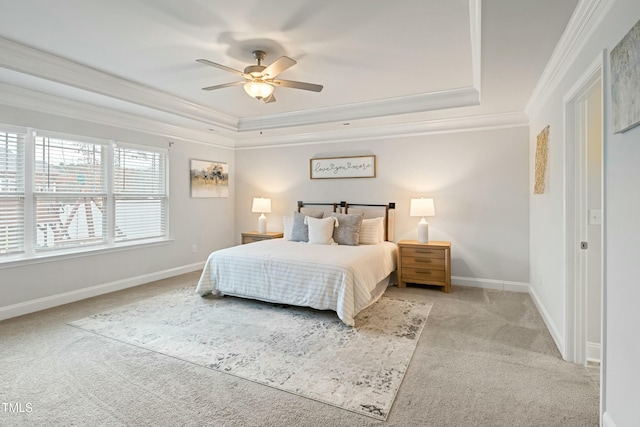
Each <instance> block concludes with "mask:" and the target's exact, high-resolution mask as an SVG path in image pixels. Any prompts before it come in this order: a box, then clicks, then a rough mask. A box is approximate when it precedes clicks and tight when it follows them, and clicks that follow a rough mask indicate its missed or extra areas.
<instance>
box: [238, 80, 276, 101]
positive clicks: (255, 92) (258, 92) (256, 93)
mask: <svg viewBox="0 0 640 427" xmlns="http://www.w3.org/2000/svg"><path fill="white" fill-rule="evenodd" d="M244 91H245V92H247V93H248V94H249V95H250V96H253V97H254V98H257V99H263V98H268V97H269V96H270V95H271V94H272V93H273V86H272V85H270V84H269V83H264V82H259V81H257V82H247V83H245V84H244Z"/></svg>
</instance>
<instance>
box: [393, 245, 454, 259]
mask: <svg viewBox="0 0 640 427" xmlns="http://www.w3.org/2000/svg"><path fill="white" fill-rule="evenodd" d="M402 256H403V257H409V258H410V257H413V258H438V259H442V260H444V249H431V248H406V247H405V248H403V249H402Z"/></svg>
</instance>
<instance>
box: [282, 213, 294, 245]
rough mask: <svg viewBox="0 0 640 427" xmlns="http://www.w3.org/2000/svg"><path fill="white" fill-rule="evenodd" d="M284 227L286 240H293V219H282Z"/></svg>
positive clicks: (286, 217) (287, 217) (289, 217)
mask: <svg viewBox="0 0 640 427" xmlns="http://www.w3.org/2000/svg"><path fill="white" fill-rule="evenodd" d="M282 222H283V226H284V236H283V238H284V240H291V232H292V230H293V217H292V216H285V217H283V218H282Z"/></svg>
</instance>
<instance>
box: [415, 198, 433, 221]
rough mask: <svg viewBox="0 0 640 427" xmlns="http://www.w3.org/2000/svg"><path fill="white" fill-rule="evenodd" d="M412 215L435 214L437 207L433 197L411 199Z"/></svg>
mask: <svg viewBox="0 0 640 427" xmlns="http://www.w3.org/2000/svg"><path fill="white" fill-rule="evenodd" d="M409 215H410V216H423V217H424V216H435V215H436V208H435V206H434V204H433V199H411V209H410V211H409Z"/></svg>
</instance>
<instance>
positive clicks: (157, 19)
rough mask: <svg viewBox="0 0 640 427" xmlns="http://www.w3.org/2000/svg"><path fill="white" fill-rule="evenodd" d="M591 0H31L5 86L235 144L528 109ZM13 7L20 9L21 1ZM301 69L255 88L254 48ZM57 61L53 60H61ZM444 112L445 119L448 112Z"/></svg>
mask: <svg viewBox="0 0 640 427" xmlns="http://www.w3.org/2000/svg"><path fill="white" fill-rule="evenodd" d="M577 2H578V0H535V1H531V0H483V1H482V2H480V0H401V1H400V2H397V1H396V2H391V1H388V0H349V1H344V0H323V1H317V0H277V1H272V2H264V1H258V0H244V1H238V0H233V1H230V0H182V1H175V0H109V1H104V0H57V1H55V2H53V1H50V0H20V1H9V2H6V1H5V2H3V3H4V4H3V8H2V9H3V10H2V13H1V14H0V37H2V38H4V39H5V40H0V42H1V43H0V82H2V83H5V84H8V85H11V86H12V87H15V86H18V87H23V88H27V89H31V90H36V91H39V92H44V93H50V94H55V95H59V96H64V97H66V98H70V99H75V100H80V101H83V102H87V103H90V104H94V105H99V106H106V107H109V108H111V109H114V110H118V111H123V112H127V113H131V114H135V115H138V116H142V117H147V118H152V119H156V120H160V121H163V122H168V123H173V124H175V125H178V126H187V127H192V128H194V129H199V130H202V131H210V130H211V129H213V130H214V131H215V132H218V133H220V134H223V135H225V136H229V137H231V138H234V139H242V138H244V137H250V135H251V134H252V132H253V133H255V132H256V131H257V130H263V129H271V131H272V132H273V133H274V134H285V133H291V132H300V131H301V130H302V129H304V130H305V131H312V130H326V129H331V127H332V126H333V127H334V128H335V126H338V125H339V126H343V125H344V123H345V122H349V123H352V124H353V125H355V126H366V125H367V124H368V123H370V122H371V120H372V119H375V120H376V121H377V122H378V123H396V124H397V123H405V122H410V121H416V120H424V119H429V118H439V117H444V116H451V115H453V116H456V115H478V114H495V113H509V112H514V111H522V110H523V109H524V106H525V103H526V102H527V100H528V99H529V97H530V95H531V93H532V91H533V88H534V87H535V84H536V82H537V80H538V78H539V76H540V74H541V72H542V71H543V69H544V66H545V64H546V63H547V61H548V60H549V57H550V56H551V53H552V51H553V48H554V47H555V45H556V43H557V41H558V39H559V37H560V35H561V34H562V31H563V30H564V28H565V26H566V24H567V22H568V20H569V18H570V16H571V13H572V11H573V10H574V8H575V7H576V4H577ZM7 3H9V4H8V5H7ZM255 49H262V50H264V51H266V52H267V58H266V60H265V64H266V65H268V64H270V63H271V62H273V61H275V60H276V59H277V58H279V57H280V56H282V55H286V56H289V57H291V58H293V59H295V60H296V61H298V64H297V65H295V66H293V67H292V68H290V69H288V70H286V71H284V72H283V73H282V74H281V75H280V76H279V77H281V78H283V79H288V80H298V81H305V82H311V83H318V84H322V85H324V89H323V91H322V92H320V93H315V92H308V91H303V90H296V89H290V88H276V92H275V95H276V98H277V102H275V103H269V104H264V103H262V102H260V101H258V100H255V99H252V98H250V97H249V96H248V95H246V94H245V93H244V91H243V89H242V86H234V87H229V88H224V89H220V90H216V91H202V90H201V88H202V87H205V86H211V85H216V84H222V83H228V82H233V81H237V80H238V79H241V77H239V76H236V75H234V74H232V73H228V72H225V71H223V70H220V69H217V68H213V67H208V66H205V65H202V64H200V63H197V62H196V61H195V60H196V59H197V58H205V59H208V60H211V61H214V62H217V63H221V64H224V65H227V66H229V67H232V68H235V69H240V70H242V69H244V67H245V66H247V65H251V64H254V63H255V61H254V59H253V58H252V55H251V52H252V51H253V50H255ZM52 55H53V56H52ZM443 111H444V113H443Z"/></svg>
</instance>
